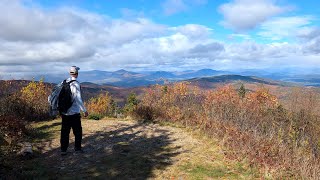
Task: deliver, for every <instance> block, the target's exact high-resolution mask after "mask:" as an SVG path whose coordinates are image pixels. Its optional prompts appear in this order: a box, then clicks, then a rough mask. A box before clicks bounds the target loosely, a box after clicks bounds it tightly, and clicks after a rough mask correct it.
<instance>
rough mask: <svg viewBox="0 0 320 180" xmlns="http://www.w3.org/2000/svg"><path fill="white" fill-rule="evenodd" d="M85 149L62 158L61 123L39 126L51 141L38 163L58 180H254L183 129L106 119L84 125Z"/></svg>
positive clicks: (39, 146)
mask: <svg viewBox="0 0 320 180" xmlns="http://www.w3.org/2000/svg"><path fill="white" fill-rule="evenodd" d="M82 126H83V134H84V135H83V143H82V145H83V149H84V151H85V153H83V154H75V153H73V145H74V144H73V141H74V139H73V134H72V133H70V140H71V143H70V146H69V149H68V155H67V156H61V155H60V149H59V148H60V143H59V133H60V130H59V129H60V123H59V120H56V121H52V122H50V123H49V124H48V123H47V124H46V125H42V126H39V127H38V128H46V129H47V130H48V132H49V133H52V137H53V138H52V139H51V140H44V141H42V142H38V143H35V146H36V148H37V149H38V150H39V152H40V153H39V155H38V157H37V158H35V159H34V160H33V161H34V163H37V162H38V163H39V165H40V164H41V166H43V167H44V168H45V169H47V170H48V169H49V172H50V173H49V174H46V173H45V174H43V176H50V178H52V179H60V178H72V179H73V178H76V179H78V178H85V179H92V178H96V179H99V178H101V179H248V178H249V179H252V178H253V177H254V175H253V174H254V173H253V172H252V170H251V169H249V170H248V168H246V167H245V165H244V164H243V163H239V162H232V161H228V160H227V159H225V158H224V155H223V151H222V150H221V148H220V147H219V146H218V145H217V144H216V143H214V142H210V143H209V142H208V141H207V140H205V139H203V138H196V137H195V136H194V135H192V134H191V133H190V132H188V131H187V130H186V129H183V128H177V127H172V126H160V125H158V124H140V123H137V122H133V121H119V120H110V119H104V120H99V121H94V120H82Z"/></svg>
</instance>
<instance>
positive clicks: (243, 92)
mask: <svg viewBox="0 0 320 180" xmlns="http://www.w3.org/2000/svg"><path fill="white" fill-rule="evenodd" d="M238 94H239V96H240V97H241V98H244V97H245V96H246V88H245V87H244V85H243V84H241V86H240V88H239V90H238Z"/></svg>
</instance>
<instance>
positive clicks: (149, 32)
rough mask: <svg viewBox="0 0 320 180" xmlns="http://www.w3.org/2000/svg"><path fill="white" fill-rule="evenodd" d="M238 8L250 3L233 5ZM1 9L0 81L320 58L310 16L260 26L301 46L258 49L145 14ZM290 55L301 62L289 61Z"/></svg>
mask: <svg viewBox="0 0 320 180" xmlns="http://www.w3.org/2000/svg"><path fill="white" fill-rule="evenodd" d="M191 2H192V3H198V4H201V3H202V4H204V3H206V1H201V0H198V1H196V0H194V1H192V0H185V1H183V3H185V4H187V5H190V3H191ZM239 2H246V1H245V0H237V1H234V2H233V3H239ZM257 2H259V3H262V2H269V1H266V0H264V1H262V0H259V1H257ZM259 3H258V4H259ZM253 4H254V3H253ZM271 5H273V6H275V5H274V4H271ZM275 7H278V6H275ZM278 8H280V9H282V8H281V7H278ZM0 11H1V12H5V13H4V15H3V16H1V17H0V25H1V28H0V76H3V75H5V74H13V73H16V74H19V75H26V74H32V73H35V72H39V73H47V72H59V71H61V72H67V68H68V67H69V66H70V65H78V66H80V67H81V69H82V70H92V69H100V70H116V69H119V68H133V69H134V68H140V69H144V68H149V69H150V68H168V69H179V68H190V67H194V68H204V67H212V68H214V69H232V68H242V67H243V68H245V67H249V66H250V67H251V68H252V67H265V66H268V65H270V63H271V64H272V63H274V64H283V65H285V64H296V65H301V63H300V62H299V58H300V61H304V65H308V64H311V63H313V64H314V62H315V59H317V57H318V58H319V56H320V55H319V53H320V49H319V47H320V31H319V27H313V26H311V25H312V24H311V23H310V22H311V21H312V20H313V17H311V16H300V17H299V16H296V17H292V18H288V17H287V19H285V18H286V17H282V18H271V19H270V20H269V21H266V22H264V23H262V31H260V32H258V33H260V36H263V37H266V38H269V37H271V36H279V37H285V36H289V35H290V36H296V37H298V38H299V39H300V41H298V42H295V43H290V44H289V43H287V42H281V43H268V44H259V43H257V42H254V41H253V39H254V37H253V36H248V35H243V34H233V35H231V36H230V37H231V38H235V37H242V38H241V40H242V41H240V42H239V41H235V42H238V43H232V42H230V41H229V42H223V41H217V40H215V39H213V36H214V33H215V32H214V30H213V29H211V28H209V27H207V26H204V25H199V24H185V25H181V26H176V27H172V26H167V25H163V24H158V23H155V22H153V21H152V20H150V19H148V18H145V17H143V16H136V17H134V18H124V19H123V18H122V19H114V18H111V17H108V16H106V15H101V14H96V13H93V12H88V11H83V10H79V9H73V8H66V7H65V8H57V9H51V10H50V11H48V10H44V9H41V7H32V6H25V5H24V4H23V3H21V2H20V1H18V0H14V1H9V0H3V1H0ZM4 16H5V17H4ZM8 19H9V20H8ZM249 19H250V18H249ZM260 23H261V22H260ZM249 24H250V23H249ZM282 25H283V26H285V27H286V28H285V27H282ZM235 27H236V26H235ZM237 28H238V27H237ZM240 29H241V28H240ZM285 31H290V32H292V34H285ZM268 33H269V34H268ZM288 57H291V59H294V58H292V57H299V58H296V60H295V61H291V60H290V58H288ZM308 57H312V58H309V59H308ZM61 67H66V68H61ZM166 70H167V69H166Z"/></svg>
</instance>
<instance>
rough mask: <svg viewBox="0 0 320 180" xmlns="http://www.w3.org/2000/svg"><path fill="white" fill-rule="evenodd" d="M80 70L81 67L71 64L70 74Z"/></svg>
mask: <svg viewBox="0 0 320 180" xmlns="http://www.w3.org/2000/svg"><path fill="white" fill-rule="evenodd" d="M79 70H80V68H79V67H77V66H71V67H70V70H69V73H70V74H72V75H73V74H78V71H79Z"/></svg>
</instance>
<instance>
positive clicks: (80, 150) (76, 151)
mask: <svg viewBox="0 0 320 180" xmlns="http://www.w3.org/2000/svg"><path fill="white" fill-rule="evenodd" d="M74 153H75V154H82V153H84V151H83V150H82V149H76V150H74Z"/></svg>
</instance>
